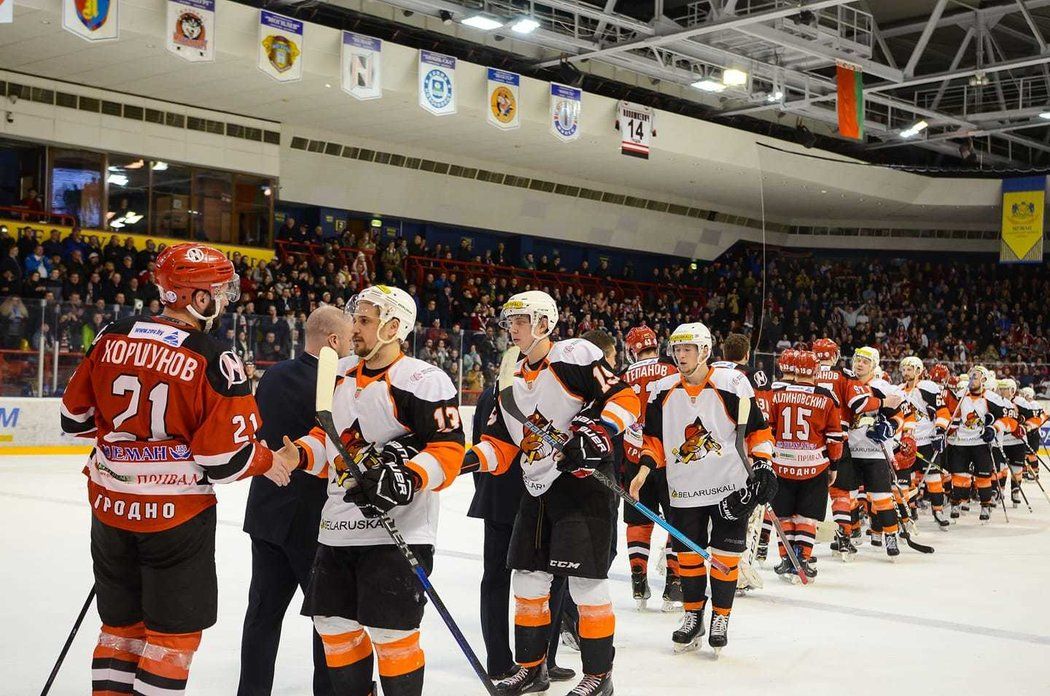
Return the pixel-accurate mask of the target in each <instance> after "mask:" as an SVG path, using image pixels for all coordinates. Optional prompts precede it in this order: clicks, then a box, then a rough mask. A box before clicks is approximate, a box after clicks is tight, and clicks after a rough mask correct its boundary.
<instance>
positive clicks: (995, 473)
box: [988, 442, 1010, 524]
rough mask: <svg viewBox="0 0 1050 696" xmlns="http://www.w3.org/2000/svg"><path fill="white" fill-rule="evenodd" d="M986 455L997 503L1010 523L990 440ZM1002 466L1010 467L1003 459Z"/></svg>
mask: <svg viewBox="0 0 1050 696" xmlns="http://www.w3.org/2000/svg"><path fill="white" fill-rule="evenodd" d="M996 444H998V443H996ZM999 451H1000V452H1002V448H1001V447H1000V448H999ZM988 456H989V457H991V458H992V478H993V479H994V480H995V487H996V490H998V491H999V503H1000V504H1001V505H1002V507H1003V517H1005V518H1006V523H1007V524H1010V515H1009V514H1007V512H1006V496H1005V495H1004V494H1003V482H1002V481H1000V480H999V466H998V463H997V462H996V461H995V449H994V448H993V447H992V443H991V442H989V443H988ZM1003 459H1004V460H1005V459H1006V454H1005V453H1003ZM1003 466H1005V467H1006V468H1007V469H1008V470H1009V468H1010V467H1009V466H1008V465H1007V464H1006V462H1005V461H1004V462H1003Z"/></svg>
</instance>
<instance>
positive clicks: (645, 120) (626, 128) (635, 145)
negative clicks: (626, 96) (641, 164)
mask: <svg viewBox="0 0 1050 696" xmlns="http://www.w3.org/2000/svg"><path fill="white" fill-rule="evenodd" d="M616 127H617V128H619V129H620V154H622V155H628V156H630V157H640V158H642V159H649V145H650V144H651V143H652V140H653V136H655V135H656V129H655V128H654V127H653V110H652V109H650V108H649V107H648V106H639V105H638V104H631V103H630V102H625V101H621V102H619V103H618V104H617V105H616Z"/></svg>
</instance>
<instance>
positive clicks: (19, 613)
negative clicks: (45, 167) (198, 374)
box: [0, 456, 1050, 696]
mask: <svg viewBox="0 0 1050 696" xmlns="http://www.w3.org/2000/svg"><path fill="white" fill-rule="evenodd" d="M82 461H83V457H80V456H75V457H74V456H60V457H54V456H53V457H43V456H41V457H0V529H2V530H3V533H2V536H0V627H2V628H3V630H2V631H0V694H4V695H7V694H11V695H18V696H23V695H27V694H37V693H39V692H40V689H41V687H42V686H43V683H44V681H45V679H46V677H47V674H48V672H49V670H50V668H51V665H52V663H53V661H54V659H55V656H56V655H57V653H58V650H59V648H60V647H61V645H62V642H63V641H64V640H65V637H66V635H67V633H68V631H69V628H70V626H71V625H72V622H73V619H74V618H75V616H76V613H77V611H78V610H79V609H80V606H81V604H82V603H83V601H84V598H85V597H86V595H87V592H88V590H89V589H90V587H91V582H92V581H91V565H90V558H89V553H88V522H89V515H90V512H89V509H88V506H87V501H86V495H85V492H84V488H85V483H84V481H85V480H84V477H83V476H82V475H81V474H80V468H81V463H82ZM1044 480H1048V481H1050V477H1044ZM1044 485H1047V484H1046V483H1044ZM1025 491H1026V493H1027V494H1028V498H1029V500H1030V501H1031V503H1032V507H1033V508H1034V510H1035V512H1034V514H1030V513H1029V512H1028V510H1027V509H1026V508H1025V507H1024V506H1023V505H1022V507H1020V508H1016V509H1011V510H1009V513H1010V524H1006V523H1005V522H1004V521H1003V514H1002V510H998V509H997V510H995V514H994V516H993V518H992V524H990V525H987V526H983V527H982V526H979V525H978V522H977V519H976V512H971V513H970V515H969V516H968V517H966V518H964V519H963V520H962V522H961V523H960V524H957V525H954V526H953V527H952V528H951V530H950V531H949V532H948V533H941V532H939V531H937V530H936V529H934V527H933V526H932V523H931V522H930V521H929V518H924V520H923V521H922V522H921V526H920V529H921V532H922V534H921V537H920V540H921V541H923V542H924V543H927V544H931V545H933V546H935V547H936V549H937V552H936V553H935V554H934V555H931V556H921V555H919V554H917V553H915V552H914V551H911V550H910V549H907V548H905V547H904V546H903V544H902V548H903V551H902V555H901V557H900V560H899V561H898V562H897V563H896V564H891V563H889V562H888V561H887V560H886V558H885V555H884V554H883V553H882V551H881V550H876V549H872V548H870V547H867V546H864V547H861V552H860V554H859V557H858V558H857V559H856V560H854V561H853V562H852V563H849V564H843V563H841V562H839V561H838V560H837V559H834V558H832V557H830V556H829V552H828V550H827V544H822V545H821V546H820V547H818V551H817V555H818V557H819V558H820V562H819V564H818V566H817V567H818V570H819V577H818V578H817V581H816V583H814V584H813V585H812V586H809V587H797V586H793V585H789V584H787V583H785V582H783V581H781V580H779V579H778V578H776V577H775V576H774V575H773V573H772V570H771V569H770V567H769V566H768V565H767V567H766V568H764V569H762V570H761V573H762V575H763V579H764V580H765V589H763V590H760V591H758V592H755V593H752V594H751V595H749V596H747V597H743V598H739V597H738V598H737V602H736V605H735V607H734V610H733V618H732V623H731V626H730V631H729V646H728V647H727V648H726V649H725V650H724V651H723V652H722V655H721V657H720V658H719V659H718V660H717V661H716V660H714V659H713V658H712V653H711V650H710V648H708V647H707V646H706V643H705V644H704V648H703V649H702V650H701V651H700V652H697V653H688V654H683V655H674V654H672V652H671V647H670V639H671V632H672V631H673V630H674V628H675V627H676V626H677V623H678V620H679V618H678V617H679V615H677V614H675V615H667V614H661V613H659V612H658V611H652V610H650V611H647V612H644V613H639V612H638V611H636V610H635V608H634V602H633V601H632V600H631V598H630V590H629V583H628V569H627V559H626V553H625V551H624V549H623V540H622V539H621V550H620V555H619V556H618V557H617V559H616V562H615V564H614V567H613V582H612V588H613V599H614V603H615V605H616V619H617V626H616V650H617V655H616V666H615V671H614V674H615V685H616V693H617V694H619V695H620V696H627V695H649V694H653V695H664V694H695V693H697V691H698V689H704V690H715V691H718V692H724V693H732V694H734V695H735V696H736V695H746V694H761V695H762V696H772V695H773V694H776V695H777V696H789V695H791V694H844V693H848V694H850V695H851V696H856V695H859V694H872V695H874V694H878V695H879V696H886V694H887V693H890V692H894V693H915V694H924V695H934V694H956V695H958V694H991V693H998V692H1000V690H1002V689H1003V688H1004V687H1005V688H1006V689H1008V691H1009V693H1011V694H1012V695H1014V696H1017V695H1020V694H1040V695H1043V696H1045V695H1046V694H1050V601H1048V599H1047V597H1048V595H1050V572H1048V571H1050V504H1048V503H1047V501H1046V499H1045V498H1044V497H1043V495H1042V493H1040V491H1039V489H1038V488H1037V487H1036V486H1035V485H1034V484H1031V483H1029V484H1027V485H1026V488H1025ZM247 492H248V484H247V483H246V482H241V483H238V484H234V485H231V486H224V487H219V528H218V539H217V553H218V568H219V622H218V624H217V625H216V626H214V627H213V628H211V629H209V630H208V631H206V632H205V634H204V640H203V642H202V645H201V649H200V652H198V653H197V656H196V658H195V659H194V662H193V667H192V670H191V673H190V682H189V689H188V692H187V693H189V694H192V695H198V696H203V695H204V694H209V695H215V696H220V695H221V696H227V695H233V694H235V693H236V687H237V674H238V669H239V645H240V634H241V620H242V618H243V616H244V609H245V604H246V601H247V589H248V582H249V578H250V567H251V563H250V546H249V539H248V537H247V535H245V534H244V533H243V532H242V531H241V519H242V517H243V511H244V501H245V499H246V497H247ZM472 492H473V484H472V482H471V481H470V480H469V478H465V479H463V480H460V481H457V482H456V483H455V484H454V485H453V487H452V488H451V489H450V490H448V491H445V492H444V493H442V500H443V505H442V508H443V510H442V518H441V525H440V536H439V543H438V552H437V558H436V568H435V572H434V575H433V580H434V584H435V586H436V587H437V589H438V592H439V593H440V595H441V596H442V598H443V599H444V600H445V602H446V604H448V606H449V609H450V610H451V611H452V613H453V615H454V616H455V617H456V619H457V620H458V621H459V623H460V626H461V627H462V628H463V630H464V632H465V633H466V635H467V637H468V639H469V640H470V641H471V642H472V644H473V645H474V647H475V649H476V650H477V651H478V653H479V655H481V657H482V661H484V646H483V643H482V641H481V632H480V628H479V620H478V596H477V595H478V582H479V579H480V577H481V569H482V564H481V548H482V539H481V532H482V527H481V523H480V522H479V521H477V520H470V519H468V518H467V517H466V516H465V513H466V509H467V506H468V503H469V501H470V496H471V494H472ZM657 536H658V538H659V539H661V540H662V538H663V536H662V534H661V533H660V532H659V531H658V532H657ZM654 546H656V544H655V543H654ZM650 575H651V579H650V582H651V583H652V585H653V588H654V590H653V591H654V594H657V593H658V592H659V590H660V588H662V587H663V584H662V583H663V580H662V578H660V577H659V576H658V575H657V574H656V569H655V567H652V568H651V569H650ZM300 600H301V595H300V596H297V598H296V600H293V605H292V609H291V611H290V612H289V614H288V617H287V619H286V621H285V630H284V636H283V640H282V643H281V651H280V654H279V656H278V664H277V676H276V680H275V684H274V694H309V683H310V670H311V660H310V641H309V630H310V624H309V622H308V620H307V619H305V618H303V617H300V616H299V615H298V609H299V602H300ZM97 629H98V617H97V615H96V614H95V612H94V610H92V611H91V612H89V613H88V616H87V618H86V619H85V622H84V626H83V628H82V630H81V631H80V634H79V635H78V636H77V638H76V641H75V642H74V644H73V647H72V649H71V651H70V654H69V657H68V658H67V660H66V664H65V666H64V667H63V669H62V672H61V674H60V676H59V678H58V681H57V683H56V686H55V688H54V689H53V690H52V693H53V694H63V695H67V694H76V695H82V694H87V693H88V692H89V681H90V659H91V650H92V647H93V645H94V642H95V639H96V637H97ZM422 642H423V646H424V649H425V650H426V655H427V677H426V688H425V693H426V694H434V695H441V696H445V695H451V694H456V695H459V694H463V695H470V694H483V693H484V691H483V690H482V689H481V688H480V687H479V685H478V684H476V683H475V681H474V680H475V678H474V676H473V673H472V672H471V670H470V668H469V666H468V665H467V663H466V661H465V660H464V658H463V656H462V654H461V653H460V652H459V649H458V648H457V646H456V644H455V643H454V642H453V641H452V639H451V637H450V636H449V633H448V631H447V630H446V629H445V627H444V625H443V623H442V622H441V620H440V618H439V617H438V616H437V613H436V612H434V611H433V609H432V608H428V609H427V615H426V618H425V619H424V622H423V638H422ZM559 662H560V663H561V664H562V665H565V666H570V667H573V668H574V669H576V670H577V671H578V670H579V669H580V663H579V655H578V654H577V653H574V652H571V651H569V650H568V649H566V648H562V650H561V651H560V652H559ZM572 684H573V683H572V682H570V683H567V684H560V685H554V687H553V688H552V689H551V691H550V692H549V693H550V694H554V695H561V694H565V693H567V692H568V691H569V689H570V688H571V687H572Z"/></svg>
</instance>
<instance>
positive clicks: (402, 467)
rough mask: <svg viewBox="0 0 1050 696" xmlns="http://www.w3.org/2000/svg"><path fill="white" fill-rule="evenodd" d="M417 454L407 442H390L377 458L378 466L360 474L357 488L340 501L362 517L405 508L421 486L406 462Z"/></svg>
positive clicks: (373, 516)
mask: <svg viewBox="0 0 1050 696" xmlns="http://www.w3.org/2000/svg"><path fill="white" fill-rule="evenodd" d="M418 453H419V450H418V449H417V448H416V447H415V446H414V443H412V442H411V441H409V440H402V441H398V440H391V441H390V442H388V443H387V444H386V445H385V446H384V447H383V451H382V452H381V453H380V454H379V456H378V460H379V462H378V464H377V465H376V466H374V467H372V468H370V469H366V470H365V471H363V472H361V483H362V485H361V486H354V487H351V488H349V489H348V490H347V492H346V495H344V496H343V499H344V500H346V501H347V502H352V503H354V504H355V505H357V506H358V507H360V508H361V512H362V513H364V515H365V517H371V518H375V517H379V515H381V514H383V513H386V512H390V511H391V510H392V509H394V508H395V507H397V506H399V505H408V504H409V503H411V502H412V500H413V498H415V495H416V490H418V489H419V487H420V486H421V485H422V483H423V482H422V481H421V480H420V478H419V475H418V474H416V473H415V472H414V471H412V470H411V469H409V468H408V466H407V465H406V464H407V462H408V460H410V459H411V458H412V457H414V456H415V455H416V454H418Z"/></svg>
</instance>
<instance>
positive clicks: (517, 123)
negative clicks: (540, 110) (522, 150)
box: [487, 68, 521, 130]
mask: <svg viewBox="0 0 1050 696" xmlns="http://www.w3.org/2000/svg"><path fill="white" fill-rule="evenodd" d="M488 74H489V78H488V85H489V90H488V94H489V98H488V104H489V112H488V117H487V118H488V122H489V123H491V124H492V125H494V126H495V127H496V128H499V129H501V130H513V129H515V128H519V127H521V120H520V119H519V118H518V90H519V89H520V86H521V75H518V74H516V73H512V72H507V71H506V70H497V69H496V68H489V69H488Z"/></svg>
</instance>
